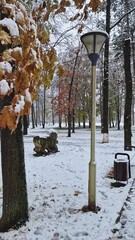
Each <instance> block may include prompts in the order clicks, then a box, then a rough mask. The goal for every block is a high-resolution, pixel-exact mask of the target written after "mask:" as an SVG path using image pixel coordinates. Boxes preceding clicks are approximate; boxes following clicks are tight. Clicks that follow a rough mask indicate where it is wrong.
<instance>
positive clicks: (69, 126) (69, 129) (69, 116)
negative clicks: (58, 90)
mask: <svg viewBox="0 0 135 240" xmlns="http://www.w3.org/2000/svg"><path fill="white" fill-rule="evenodd" d="M68 137H71V112H70V111H68Z"/></svg>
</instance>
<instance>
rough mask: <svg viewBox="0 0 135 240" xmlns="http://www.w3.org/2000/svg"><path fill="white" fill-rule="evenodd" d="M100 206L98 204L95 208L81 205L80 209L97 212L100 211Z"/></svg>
mask: <svg viewBox="0 0 135 240" xmlns="http://www.w3.org/2000/svg"><path fill="white" fill-rule="evenodd" d="M100 209H101V208H100V207H99V206H96V207H95V208H92V207H91V206H87V205H85V206H83V207H82V211H83V212H94V213H98V212H99V211H100Z"/></svg>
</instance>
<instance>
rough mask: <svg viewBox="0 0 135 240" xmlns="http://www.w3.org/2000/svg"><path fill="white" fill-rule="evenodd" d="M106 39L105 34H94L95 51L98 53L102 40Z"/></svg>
mask: <svg viewBox="0 0 135 240" xmlns="http://www.w3.org/2000/svg"><path fill="white" fill-rule="evenodd" d="M105 40H106V36H104V35H96V45H95V53H99V52H100V50H101V48H102V46H103V44H104V42H105Z"/></svg>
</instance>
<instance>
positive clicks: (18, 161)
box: [0, 120, 28, 232]
mask: <svg viewBox="0 0 135 240" xmlns="http://www.w3.org/2000/svg"><path fill="white" fill-rule="evenodd" d="M1 156H2V180H3V215H2V219H1V221H0V231H1V232H5V231H8V230H9V229H10V228H13V229H17V228H18V227H20V226H21V225H23V224H25V222H26V221H27V220H28V202H27V190H26V189H27V188H26V176H25V163H24V144H23V133H22V122H21V120H20V121H19V123H18V127H17V129H16V130H15V131H14V132H13V133H11V132H10V130H9V129H7V128H5V129H2V130H1Z"/></svg>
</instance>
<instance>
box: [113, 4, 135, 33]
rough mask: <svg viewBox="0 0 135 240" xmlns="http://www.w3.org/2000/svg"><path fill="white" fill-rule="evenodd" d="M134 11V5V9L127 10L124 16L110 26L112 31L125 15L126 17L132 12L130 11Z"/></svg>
mask: <svg viewBox="0 0 135 240" xmlns="http://www.w3.org/2000/svg"><path fill="white" fill-rule="evenodd" d="M133 11H135V7H134V8H133V9H131V10H130V11H128V12H126V13H125V14H123V16H122V17H121V18H120V19H119V20H118V21H116V22H115V23H114V25H112V26H111V27H110V31H111V30H112V29H113V28H114V27H115V26H116V25H118V24H119V23H120V22H121V20H122V19H123V18H124V17H126V16H127V15H128V14H130V13H131V12H133Z"/></svg>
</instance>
